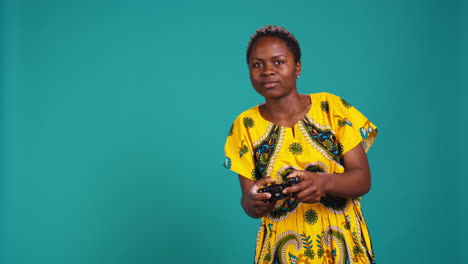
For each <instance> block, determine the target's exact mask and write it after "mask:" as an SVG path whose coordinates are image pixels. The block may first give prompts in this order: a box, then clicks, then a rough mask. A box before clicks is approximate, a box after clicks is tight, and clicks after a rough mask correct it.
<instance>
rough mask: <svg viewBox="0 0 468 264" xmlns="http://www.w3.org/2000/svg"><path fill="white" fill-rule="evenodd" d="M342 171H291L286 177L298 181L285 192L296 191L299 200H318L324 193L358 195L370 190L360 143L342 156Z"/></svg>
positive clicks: (367, 168) (366, 164) (367, 164)
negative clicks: (295, 178)
mask: <svg viewBox="0 0 468 264" xmlns="http://www.w3.org/2000/svg"><path fill="white" fill-rule="evenodd" d="M343 161H344V167H345V172H344V173H314V172H308V171H299V170H296V171H293V172H291V174H290V175H289V176H288V177H299V179H300V180H301V182H300V183H298V184H296V185H294V186H292V187H289V188H287V189H286V190H285V191H284V192H285V193H296V197H297V198H298V199H299V200H300V201H301V202H306V203H313V202H318V201H320V198H321V197H322V195H323V194H324V193H330V194H333V195H337V196H342V197H359V196H362V195H364V194H366V193H367V192H369V190H370V185H371V176H370V169H369V163H368V161H367V156H366V152H365V151H364V148H363V147H362V145H361V144H359V145H357V146H356V147H354V148H353V149H352V150H350V151H348V152H347V153H346V154H345V155H344V156H343Z"/></svg>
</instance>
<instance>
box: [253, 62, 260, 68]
mask: <svg viewBox="0 0 468 264" xmlns="http://www.w3.org/2000/svg"><path fill="white" fill-rule="evenodd" d="M250 67H252V68H260V67H262V64H261V63H260V62H252V63H251V64H250Z"/></svg>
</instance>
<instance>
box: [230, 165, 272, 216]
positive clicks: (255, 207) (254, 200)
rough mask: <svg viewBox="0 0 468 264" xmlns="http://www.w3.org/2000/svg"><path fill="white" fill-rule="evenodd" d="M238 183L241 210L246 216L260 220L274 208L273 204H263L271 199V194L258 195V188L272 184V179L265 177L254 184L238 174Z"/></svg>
mask: <svg viewBox="0 0 468 264" xmlns="http://www.w3.org/2000/svg"><path fill="white" fill-rule="evenodd" d="M239 182H240V185H241V189H242V199H241V204H242V208H244V211H245V213H247V215H248V216H250V217H253V218H260V217H262V216H264V215H266V214H267V213H268V212H269V211H271V209H273V207H274V206H275V204H274V203H270V202H265V200H268V199H270V198H271V194H269V193H258V189H260V187H262V186H265V185H267V184H268V183H273V182H274V180H273V179H272V178H270V177H265V178H263V179H261V180H259V181H258V182H255V181H253V180H250V179H247V178H246V177H244V176H242V175H240V174H239Z"/></svg>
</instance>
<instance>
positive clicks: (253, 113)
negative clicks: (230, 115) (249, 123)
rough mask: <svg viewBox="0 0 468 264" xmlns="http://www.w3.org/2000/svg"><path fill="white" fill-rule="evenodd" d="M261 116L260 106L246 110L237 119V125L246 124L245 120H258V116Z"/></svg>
mask: <svg viewBox="0 0 468 264" xmlns="http://www.w3.org/2000/svg"><path fill="white" fill-rule="evenodd" d="M259 114H260V111H259V106H258V105H256V106H254V107H252V108H249V109H247V110H244V111H243V112H241V113H240V114H239V115H238V116H237V117H236V119H235V121H234V122H235V123H236V122H244V120H247V119H253V120H255V119H257V118H258V115H259Z"/></svg>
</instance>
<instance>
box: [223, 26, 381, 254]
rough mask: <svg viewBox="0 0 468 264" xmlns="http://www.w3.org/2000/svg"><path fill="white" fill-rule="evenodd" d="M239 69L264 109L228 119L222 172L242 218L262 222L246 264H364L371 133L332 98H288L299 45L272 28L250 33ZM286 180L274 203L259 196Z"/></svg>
mask: <svg viewBox="0 0 468 264" xmlns="http://www.w3.org/2000/svg"><path fill="white" fill-rule="evenodd" d="M247 63H248V65H249V72H250V80H251V82H252V85H253V87H254V88H255V90H256V91H257V92H258V93H259V94H260V95H262V96H263V97H264V98H265V103H263V104H261V105H258V106H255V107H253V108H251V109H248V110H246V111H244V112H243V113H242V114H240V115H239V116H238V117H237V119H236V120H235V121H234V123H233V125H232V127H231V130H230V132H229V136H228V138H227V141H226V146H225V153H226V162H225V167H227V168H228V169H230V170H232V171H234V172H236V173H238V175H239V181H240V184H241V188H242V200H241V203H242V207H243V208H244V210H245V212H246V213H247V215H249V216H251V217H254V218H262V223H261V226H260V229H259V231H258V235H257V246H256V256H255V263H374V255H373V252H372V247H371V241H370V238H369V234H368V230H367V226H366V223H365V221H364V218H363V215H362V212H361V206H360V197H361V196H362V195H364V194H366V193H367V192H368V191H369V189H370V171H369V165H368V162H367V157H366V151H367V149H368V148H369V147H370V146H371V145H372V143H373V140H374V138H375V136H376V134H377V130H376V127H375V126H374V125H373V124H372V123H371V122H370V121H368V120H367V118H366V117H365V116H363V115H362V114H361V113H360V112H359V111H358V110H356V109H355V108H354V107H353V106H351V105H350V104H349V103H348V102H346V101H345V100H343V99H341V98H339V97H337V96H335V95H332V94H329V93H316V94H310V95H306V94H299V93H298V91H297V87H296V81H297V79H298V78H299V76H300V74H301V52H300V48H299V43H298V42H297V40H296V39H295V37H294V36H293V35H292V34H291V33H290V32H288V31H287V30H286V29H284V28H282V27H277V26H265V27H263V28H261V29H259V30H257V31H256V32H255V34H254V35H253V36H252V37H251V39H250V42H249V45H248V48H247ZM294 177H297V179H299V182H298V183H297V184H294V185H292V186H290V187H287V188H286V189H284V191H283V194H284V195H285V197H286V198H284V199H281V200H279V201H274V200H273V199H271V198H272V195H271V194H270V193H269V192H259V190H260V189H261V188H263V187H265V186H268V185H271V184H274V183H284V182H286V181H288V179H289V178H294ZM291 194H292V195H291Z"/></svg>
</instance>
